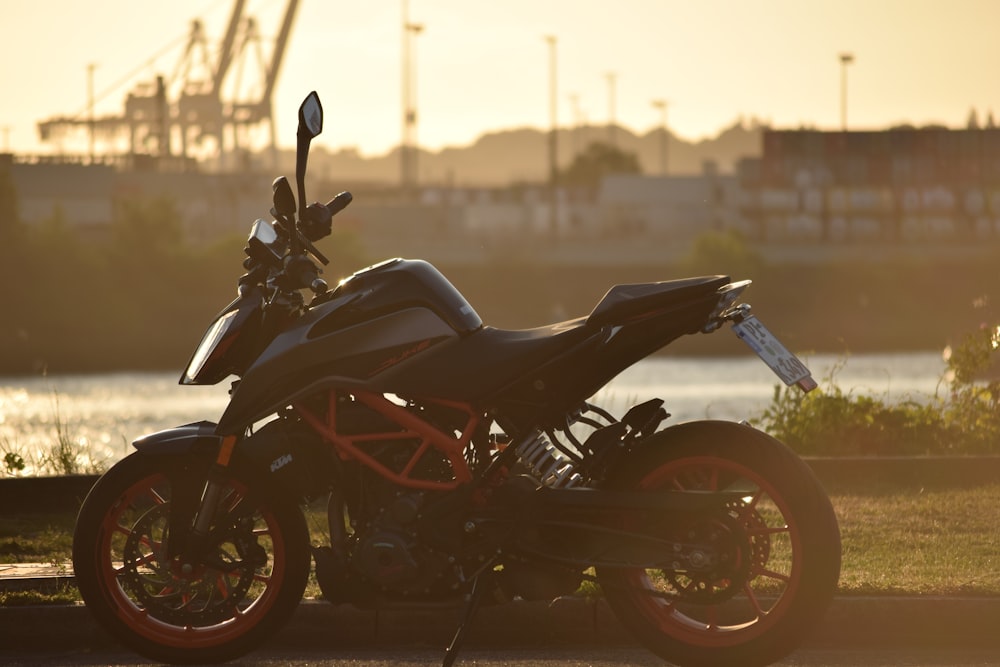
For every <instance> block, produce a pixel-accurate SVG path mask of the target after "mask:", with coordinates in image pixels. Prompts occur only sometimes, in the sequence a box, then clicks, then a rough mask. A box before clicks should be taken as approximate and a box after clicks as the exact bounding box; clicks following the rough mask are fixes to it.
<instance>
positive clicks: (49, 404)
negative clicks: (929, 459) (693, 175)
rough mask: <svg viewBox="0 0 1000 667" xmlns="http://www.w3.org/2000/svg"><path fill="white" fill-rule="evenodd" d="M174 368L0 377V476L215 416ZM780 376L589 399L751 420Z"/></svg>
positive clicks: (906, 361)
mask: <svg viewBox="0 0 1000 667" xmlns="http://www.w3.org/2000/svg"><path fill="white" fill-rule="evenodd" d="M803 360H804V361H805V362H806V364H807V365H808V366H809V367H810V368H811V369H812V371H813V375H814V377H815V378H816V380H817V381H818V382H819V383H820V386H821V387H829V386H830V380H831V378H832V380H833V382H834V383H835V384H836V385H837V386H838V387H839V388H840V389H842V390H844V391H853V392H856V393H865V394H869V395H873V396H876V397H879V398H881V399H882V400H885V401H887V402H895V401H902V400H909V399H914V400H926V399H927V398H929V397H931V396H933V395H934V394H935V392H937V391H940V390H941V388H942V387H943V385H942V384H941V379H942V377H943V375H944V373H945V370H946V368H945V363H944V361H943V360H942V357H941V353H940V352H916V353H897V354H867V355H854V356H850V357H844V356H835V355H815V356H811V357H806V358H804V359H803ZM179 376H180V373H179V372H173V373H165V372H156V373H108V374H97V375H50V376H46V377H6V378H5V377H0V476H3V475H4V474H5V472H6V469H5V467H4V456H5V455H6V454H7V453H9V452H15V453H18V454H19V455H20V456H21V458H23V459H24V461H25V463H26V465H27V468H26V469H25V470H24V471H22V472H23V473H31V472H45V468H46V463H45V461H46V458H47V457H51V448H52V447H53V443H55V442H58V441H59V438H60V437H62V439H63V441H64V442H67V443H70V444H71V445H72V448H73V449H74V451H75V455H76V456H77V459H78V462H79V464H80V466H81V467H82V468H83V469H84V470H86V469H88V468H92V467H94V466H95V465H100V466H106V465H107V464H109V463H111V462H113V461H116V460H118V459H119V458H121V457H122V456H124V455H125V454H127V453H128V452H129V451H130V449H131V448H130V445H129V443H130V442H131V441H132V440H133V439H134V438H136V437H138V436H140V435H142V434H144V433H150V432H152V431H157V430H160V429H164V428H169V427H171V426H176V425H178V424H184V423H188V422H192V421H200V420H203V419H207V420H210V421H215V420H217V419H218V417H219V415H221V414H222V411H223V409H224V408H225V406H226V401H227V399H228V395H227V392H228V389H229V383H228V382H223V383H221V384H219V385H217V386H214V387H185V386H181V385H179V384H178V383H177V380H178V378H179ZM779 382H780V381H779V380H778V379H777V378H776V377H775V376H774V375H773V374H772V373H771V371H770V370H768V368H767V367H766V366H765V365H764V364H763V363H761V362H760V361H759V360H758V359H757V357H755V356H752V355H751V356H746V357H734V358H674V357H656V358H652V359H647V360H644V361H642V362H640V363H638V364H636V365H635V366H633V367H632V368H629V369H627V370H626V371H624V372H623V373H622V374H621V375H619V376H618V377H617V378H615V379H614V380H613V381H612V382H611V383H610V384H609V385H608V386H607V387H606V388H605V389H603V390H602V391H601V392H600V393H599V394H598V395H597V396H595V397H594V399H593V400H592V402H594V403H597V404H598V405H601V406H602V407H605V408H606V409H609V410H610V411H611V412H612V413H614V414H617V415H619V416H620V415H621V414H622V413H623V412H624V411H625V409H627V407H628V406H629V405H631V404H634V403H636V402H639V401H643V400H646V399H648V398H654V397H659V398H662V399H664V401H665V402H666V404H665V407H666V408H667V410H668V411H669V412H670V413H671V414H672V415H673V416H672V418H671V421H685V420H690V419H704V418H713V419H733V420H740V419H752V418H754V417H756V416H758V415H760V413H761V412H762V411H763V410H764V409H765V408H766V407H767V406H768V405H769V404H770V402H771V398H772V396H773V395H774V390H775V386H776V385H778V384H779Z"/></svg>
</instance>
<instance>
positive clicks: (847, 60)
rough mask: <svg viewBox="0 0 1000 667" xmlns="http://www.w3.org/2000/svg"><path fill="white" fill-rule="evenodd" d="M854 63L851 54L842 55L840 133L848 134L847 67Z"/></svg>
mask: <svg viewBox="0 0 1000 667" xmlns="http://www.w3.org/2000/svg"><path fill="white" fill-rule="evenodd" d="M853 62H854V55H853V54H851V53H841V54H840V131H841V132H847V66H848V65H850V64H851V63H853Z"/></svg>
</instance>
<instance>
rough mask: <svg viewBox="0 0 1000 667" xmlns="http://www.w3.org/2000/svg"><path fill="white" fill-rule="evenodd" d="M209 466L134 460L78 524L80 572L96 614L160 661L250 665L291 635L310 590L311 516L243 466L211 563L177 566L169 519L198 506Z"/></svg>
mask: <svg viewBox="0 0 1000 667" xmlns="http://www.w3.org/2000/svg"><path fill="white" fill-rule="evenodd" d="M209 463H210V462H209V461H204V460H195V459H193V458H192V459H187V458H184V459H177V458H173V457H171V458H167V459H163V458H153V457H149V456H143V455H141V454H138V453H136V454H132V455H131V456H129V457H127V458H125V459H123V460H122V461H120V462H119V463H118V464H116V465H115V466H114V467H113V468H111V470H109V471H108V472H107V473H106V474H105V475H104V476H103V477H101V479H100V480H99V481H98V482H97V484H96V485H95V486H94V488H93V489H92V490H91V492H90V494H89V495H88V496H87V499H86V500H85V501H84V504H83V507H82V508H81V510H80V515H79V517H78V519H77V526H76V532H75V534H74V538H73V567H74V571H75V575H76V580H77V584H78V586H79V588H80V593H81V595H82V596H83V599H84V601H85V602H86V603H87V607H88V608H89V609H90V610H91V612H92V613H93V614H94V616H95V618H96V619H97V621H98V622H99V623H100V624H101V625H102V626H103V627H104V628H105V629H106V630H107V631H108V632H110V633H111V634H112V635H113V636H115V637H116V638H117V639H119V640H120V641H122V642H123V643H124V644H126V645H127V646H129V647H131V648H132V649H134V650H135V651H137V652H138V653H141V654H142V655H144V656H146V657H148V658H152V659H154V660H158V661H162V662H170V663H186V664H191V663H208V662H222V661H225V660H229V659H232V658H234V657H237V656H240V655H243V654H245V653H247V652H248V651H250V650H252V649H253V648H255V647H256V646H257V645H258V644H260V643H261V642H262V641H263V640H264V639H265V638H267V637H268V636H269V635H271V634H272V633H273V632H274V631H275V630H277V629H278V628H279V627H281V625H283V624H284V622H285V621H286V620H287V619H288V617H289V616H290V615H291V614H292V612H293V611H294V610H295V607H296V606H297V605H298V602H299V600H300V599H301V597H302V592H303V591H304V590H305V585H306V579H307V577H308V574H309V563H310V561H309V548H308V547H309V542H308V532H307V529H306V525H305V521H304V519H303V517H302V513H301V511H300V510H299V509H298V507H297V506H296V505H295V503H294V502H292V501H291V500H288V499H285V498H284V497H280V496H277V495H275V494H273V493H270V492H269V491H268V489H270V488H271V487H270V486H268V485H267V483H266V482H265V481H262V480H259V479H258V478H257V476H256V475H255V474H254V472H253V471H252V470H250V469H248V468H246V467H244V466H242V465H240V464H238V463H235V462H234V464H233V465H232V466H231V467H230V468H228V469H227V472H228V479H226V480H225V483H224V488H225V491H224V493H223V496H222V502H221V503H220V507H219V511H218V513H217V515H216V516H215V518H214V520H213V525H212V528H211V531H210V537H209V544H210V546H209V548H208V549H207V551H206V556H205V558H203V559H202V561H203V562H200V563H194V564H185V563H182V562H181V559H180V558H178V557H173V558H172V557H170V556H169V555H168V544H169V542H170V539H171V535H170V525H171V513H172V512H176V511H181V510H180V509H179V508H180V507H182V506H184V505H188V506H189V507H190V506H191V503H192V499H194V500H196V499H197V495H198V493H199V492H200V484H197V483H195V485H192V484H191V481H190V480H204V479H205V474H206V472H207V470H208V467H209ZM192 489H193V492H192Z"/></svg>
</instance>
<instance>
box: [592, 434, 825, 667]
mask: <svg viewBox="0 0 1000 667" xmlns="http://www.w3.org/2000/svg"><path fill="white" fill-rule="evenodd" d="M609 486H610V487H612V488H618V489H622V490H643V491H650V492H655V491H658V490H677V491H726V492H736V493H734V494H732V496H731V497H732V498H733V500H730V501H729V502H728V503H726V505H725V508H724V510H721V511H719V512H716V513H713V514H710V515H705V516H701V517H685V518H680V519H676V520H674V521H673V522H671V524H670V525H669V526H664V527H662V528H660V529H658V530H660V531H662V532H660V534H659V535H658V537H663V538H665V539H667V540H668V542H669V543H672V544H674V545H675V546H674V549H676V550H678V551H679V552H681V553H682V555H683V557H681V558H679V557H676V556H671V554H664V559H663V563H664V564H663V569H639V568H603V569H600V570H599V571H598V579H599V581H600V583H601V587H602V589H603V590H604V593H605V595H606V597H607V600H608V603H609V605H610V606H611V608H612V609H613V610H614V611H615V614H616V615H617V616H618V618H619V620H620V621H621V622H622V624H623V625H624V626H625V627H626V628H629V629H630V630H631V631H632V632H633V633H634V634H635V635H636V637H637V638H638V639H639V640H640V641H641V642H642V643H643V644H644V645H645V646H646V647H647V648H649V649H650V650H651V651H653V652H654V653H656V654H657V655H659V656H661V657H663V658H665V659H666V660H669V661H671V662H673V663H675V664H678V665H684V666H688V667H691V666H707V665H736V664H738V665H743V666H752V665H768V664H771V663H773V662H775V661H777V660H780V659H781V658H782V657H784V656H785V655H787V654H788V653H790V652H791V651H792V650H794V649H795V647H796V646H798V644H799V643H800V642H801V641H802V639H803V638H804V636H805V635H806V633H808V632H809V631H810V630H811V629H812V628H813V626H814V625H815V624H816V623H817V622H818V621H819V620H820V618H821V617H822V615H823V613H824V612H825V610H826V607H827V605H828V604H829V602H830V600H831V599H832V597H833V595H834V593H835V591H836V587H837V580H838V578H839V576H840V531H839V529H838V527H837V519H836V516H835V514H834V511H833V507H832V505H831V504H830V501H829V499H828V498H827V496H826V493H825V492H824V491H823V489H822V487H821V486H820V484H819V482H818V481H817V479H816V477H815V475H813V473H812V471H811V470H810V469H809V467H808V466H807V465H806V464H805V463H804V462H803V461H802V460H801V459H799V458H798V456H796V455H795V453H794V452H792V451H791V450H790V449H789V448H788V447H786V446H785V445H783V444H782V443H780V442H778V441H777V440H775V439H774V438H771V437H770V436H768V435H766V434H764V433H761V432H760V431H757V430H754V429H753V428H751V427H749V426H744V425H740V424H735V423H731V422H713V421H706V422H692V423H688V424H682V425H679V426H675V427H672V428H669V429H666V430H664V431H661V432H659V433H657V434H655V435H654V436H652V437H650V438H649V439H648V440H647V441H645V442H644V443H642V444H641V445H640V446H639V448H638V449H636V450H635V451H633V453H632V454H631V455H630V456H629V457H628V459H627V460H626V461H625V462H624V463H623V464H622V465H621V466H620V468H619V469H618V470H617V471H615V472H614V473H613V474H612V475H611V477H610V480H609ZM630 528H631V529H633V530H646V531H649V527H648V526H632V527H630ZM664 533H666V534H664ZM699 545H703V546H704V548H702V546H699Z"/></svg>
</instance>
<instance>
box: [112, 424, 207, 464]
mask: <svg viewBox="0 0 1000 667" xmlns="http://www.w3.org/2000/svg"><path fill="white" fill-rule="evenodd" d="M220 444H222V436H220V435H216V433H215V424H214V423H213V422H208V421H201V422H194V423H191V424H184V425H183V426H175V427H174V428H168V429H166V430H164V431H157V432H156V433H150V434H148V435H144V436H142V437H141V438H139V439H138V440H135V441H134V442H133V443H132V446H133V447H135V448H136V450H138V451H139V452H142V453H143V454H144V455H147V456H185V455H188V454H203V455H206V456H207V455H210V454H214V453H216V452H218V451H219V445H220Z"/></svg>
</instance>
